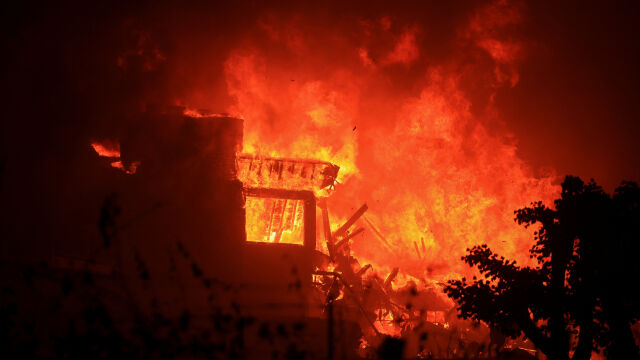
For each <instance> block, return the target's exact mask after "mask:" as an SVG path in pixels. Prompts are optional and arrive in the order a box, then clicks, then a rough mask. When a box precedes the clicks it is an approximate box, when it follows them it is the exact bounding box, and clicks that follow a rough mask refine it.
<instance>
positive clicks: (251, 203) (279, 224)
mask: <svg viewBox="0 0 640 360" xmlns="http://www.w3.org/2000/svg"><path fill="white" fill-rule="evenodd" d="M245 209H246V223H245V230H246V233H247V241H251V242H264V243H282V244H296V245H303V244H304V231H303V229H304V202H303V201H302V200H292V199H277V198H260V197H253V196H247V198H246V203H245Z"/></svg>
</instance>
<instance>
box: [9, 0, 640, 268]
mask: <svg viewBox="0 0 640 360" xmlns="http://www.w3.org/2000/svg"><path fill="white" fill-rule="evenodd" d="M20 6H21V7H19V8H15V9H11V10H10V11H8V12H6V13H5V15H4V17H5V18H4V19H3V25H2V26H3V34H5V36H4V37H3V40H2V48H3V53H4V54H6V56H5V58H4V60H3V67H2V80H3V83H4V84H5V89H4V91H3V97H2V98H3V99H4V100H5V104H4V106H3V110H4V112H5V115H4V116H3V121H2V128H1V130H2V131H1V133H2V134H1V135H0V136H1V140H2V141H1V142H2V143H1V144H0V156H1V158H2V166H3V170H2V186H3V199H6V201H4V207H3V214H11V219H33V218H34V217H35V218H42V219H47V220H46V221H47V223H50V224H49V225H46V226H43V227H42V229H40V230H37V231H43V232H46V229H47V226H54V225H55V224H56V223H58V222H59V221H60V219H59V218H58V217H62V216H63V215H59V216H58V215H55V216H54V215H52V214H56V211H51V210H52V209H57V208H58V207H59V205H58V204H60V203H61V202H63V203H64V202H66V203H67V204H68V206H69V207H70V208H74V206H75V207H76V208H81V207H82V206H81V205H80V204H81V201H82V199H81V197H78V196H77V194H78V193H82V192H83V191H84V192H91V191H94V190H92V189H93V187H95V186H98V187H99V188H101V189H103V188H104V189H107V188H108V184H105V183H103V182H104V180H100V179H99V176H89V175H87V174H88V173H90V172H92V171H97V170H96V168H97V167H98V165H97V163H96V159H95V153H94V152H93V150H92V149H91V147H90V143H91V142H92V141H94V140H102V139H108V140H116V139H122V138H126V137H127V136H128V135H129V134H130V133H132V132H135V131H137V130H136V129H138V128H140V125H139V124H138V119H137V117H136V114H139V113H140V112H142V111H144V110H145V109H146V108H147V107H149V106H156V105H161V106H165V105H186V106H190V107H193V108H206V109H210V110H213V111H216V112H230V113H233V114H237V115H241V116H243V117H244V118H245V120H246V122H245V129H246V132H245V139H246V140H245V146H246V148H245V150H249V151H253V150H255V151H262V152H265V153H282V154H283V155H291V156H303V157H320V158H326V159H330V160H332V161H334V162H336V163H338V164H340V165H341V167H342V170H341V177H342V178H341V181H342V187H341V188H339V189H338V192H337V194H336V197H335V198H336V200H335V204H334V207H335V208H337V209H342V210H341V211H338V214H336V216H338V217H340V216H347V215H348V212H349V209H350V207H357V206H359V203H360V202H365V201H366V202H369V203H371V204H372V205H371V207H372V210H374V211H373V213H374V215H372V218H373V220H375V221H376V222H378V223H380V226H381V227H383V228H385V227H386V229H385V230H386V231H387V232H388V233H396V232H398V233H399V232H401V230H403V229H406V226H408V225H406V224H404V225H403V224H402V222H401V221H400V220H398V221H395V220H394V221H392V223H394V224H395V225H383V224H384V223H385V220H384V219H383V217H384V216H385V215H384V214H388V213H394V214H398V215H397V219H412V220H411V221H410V223H411V224H413V225H411V226H414V227H416V228H415V229H412V230H411V232H412V233H415V234H421V235H420V236H422V237H424V238H425V239H426V242H427V243H429V242H430V241H433V244H437V243H442V241H443V240H444V239H447V238H454V239H460V238H461V237H460V236H461V235H460V233H469V232H471V233H474V231H475V232H476V233H477V232H478V231H479V230H477V229H482V231H483V232H485V231H486V234H484V235H479V234H477V236H479V237H476V240H478V239H479V240H487V241H489V240H488V239H490V238H495V239H500V240H494V241H503V240H504V238H505V236H507V235H508V234H510V231H512V230H506V233H505V232H504V231H503V230H500V229H504V227H505V226H512V224H511V219H510V216H511V213H510V212H511V211H512V210H514V207H518V206H521V205H525V204H526V203H527V202H528V201H532V200H538V199H539V198H545V199H547V198H548V196H549V194H551V193H552V192H553V187H552V186H551V184H550V182H551V180H552V177H549V176H550V174H553V173H554V172H553V171H549V170H545V169H546V168H548V167H551V168H555V169H556V170H557V173H559V174H564V173H568V172H571V173H574V174H577V175H581V176H583V177H596V180H598V179H600V178H603V179H604V180H603V181H604V182H605V184H608V185H612V184H615V183H617V182H618V181H619V180H620V179H621V178H622V177H625V178H627V179H634V178H635V179H638V178H640V174H639V173H638V170H637V169H640V164H638V157H637V154H638V153H639V152H640V149H639V148H638V145H637V142H635V139H636V138H637V137H638V135H640V134H639V128H638V125H637V122H633V123H632V120H633V119H635V118H637V115H638V112H637V109H636V107H635V106H634V104H635V103H637V91H635V90H634V89H635V84H637V83H638V81H637V80H638V79H637V76H638V75H637V72H636V71H633V68H634V66H635V64H637V59H638V57H637V49H636V48H637V47H633V46H631V44H634V42H633V41H632V36H633V34H635V33H637V31H635V30H637V29H635V26H637V25H631V24H634V23H635V24H638V23H640V22H638V21H635V22H634V21H632V20H633V19H632V17H633V16H636V17H637V15H633V14H637V13H638V12H636V11H631V9H628V8H627V7H628V6H626V7H625V6H623V7H622V8H617V9H600V8H597V7H595V6H589V5H585V4H581V5H580V8H581V10H583V11H580V12H576V11H574V9H573V8H571V7H567V6H565V7H559V6H556V5H555V3H554V2H548V3H544V2H543V3H540V2H535V3H529V2H518V1H487V2H481V3H478V2H455V3H451V2H440V1H434V2H426V3H425V2H420V3H416V2H400V3H394V4H393V6H392V5H391V4H390V3H388V2H384V1H379V2H378V1H374V2H369V1H367V2H348V3H346V4H345V3H344V2H330V3H323V4H299V3H296V2H279V3H276V4H269V5H268V6H267V5H260V4H258V3H255V2H197V1H196V2H188V3H187V2H169V1H167V2H141V3H137V4H118V5H113V4H94V3H86V2H73V1H72V2H65V3H63V4H22V5H20ZM576 14H578V15H579V16H574V15H576ZM4 20H6V21H4ZM596 20H598V21H596ZM601 20H602V21H601ZM163 126H164V125H163V124H158V126H157V130H153V127H149V126H146V125H145V127H144V128H145V129H147V131H158V132H161V133H164V132H166V131H168V130H163V129H162V128H163ZM416 149H417V150H416ZM124 151H125V149H123V157H126V154H124ZM530 165H531V166H530ZM141 166H144V164H142V165H141ZM87 169H92V170H87ZM434 171H437V174H436V173H434ZM496 174H499V175H501V176H500V178H501V179H502V180H501V181H494V180H495V177H496ZM507 179H518V180H517V181H515V180H514V181H509V180H507ZM539 179H541V180H539ZM96 184H99V185H96ZM16 189H21V190H23V191H16ZM429 189H431V190H429ZM433 189H440V190H439V192H438V191H434V190H433ZM526 189H529V190H526ZM105 191H106V190H105ZM98 193H99V191H98ZM451 194H465V195H464V196H462V197H458V198H456V196H453V195H451ZM96 197H98V195H96ZM340 199H341V200H340ZM378 202H379V203H380V205H373V204H377V203H378ZM76 203H77V205H74V204H76ZM416 203H419V204H429V205H421V206H413V205H411V204H416ZM32 204H38V205H37V206H33V205H32ZM434 204H439V205H437V206H442V209H445V210H443V211H441V212H434V209H435V206H436V205H434ZM447 204H448V205H447ZM451 204H454V205H451ZM469 204H470V205H469ZM498 204H499V205H498ZM468 206H471V208H474V209H483V210H481V212H480V213H478V214H479V215H477V216H476V215H474V214H475V213H473V212H471V213H470V214H467V213H460V211H461V209H465V207H467V209H470V208H468ZM399 209H404V210H403V211H404V212H403V215H402V217H401V216H400V215H399V214H400V210H399ZM447 209H449V210H447ZM454 210H455V211H454ZM375 214H377V215H375ZM487 214H492V216H494V215H495V216H494V217H496V218H499V219H500V220H499V221H498V222H497V223H496V224H494V225H491V226H489V227H487V225H486V217H487V216H489V215H487ZM474 216H475V217H474ZM463 217H466V218H467V219H466V220H464V221H461V222H459V223H455V222H454V223H450V219H455V218H463ZM419 219H429V220H428V221H426V222H424V221H422V220H419ZM421 221H422V222H421ZM8 223H11V222H10V221H9V222H8ZM29 224H31V222H30V221H26V220H25V221H22V220H21V221H18V222H14V225H11V226H10V227H11V228H12V229H18V228H20V227H23V228H31V227H30V226H29ZM415 224H419V225H415ZM443 224H447V225H443ZM474 224H475V225H474ZM507 224H510V225H507ZM473 229H476V230H473ZM508 229H512V228H510V227H509V228H508ZM16 231H17V230H16ZM31 231H36V230H31ZM25 236H26V235H25ZM390 236H391V237H393V235H390ZM416 236H418V235H416ZM420 236H418V237H420ZM430 239H431V240H430ZM414 240H416V241H417V240H418V239H411V240H407V239H405V240H404V241H400V240H399V236H397V239H396V240H394V244H405V245H398V246H399V250H398V251H400V250H402V251H405V250H407V247H408V248H409V249H411V246H412V243H411V242H412V241H414ZM476 240H474V241H476ZM448 241H449V240H448ZM407 244H408V245H407ZM434 246H435V245H434ZM365 247H366V246H365V245H363V246H362V248H361V249H359V250H360V251H361V252H363V253H366V249H364V248H365ZM463 247H464V246H461V247H460V248H463ZM524 247H525V246H524V245H518V246H515V247H513V248H509V249H507V250H508V252H511V253H519V252H521V251H522V248H524ZM356 250H358V249H356ZM432 250H433V252H434V253H435V254H444V253H446V252H447V251H449V248H447V247H444V248H440V249H435V248H434V249H432ZM407 251H408V250H407ZM363 256H364V255H363ZM367 256H369V257H373V255H371V254H369V255H367ZM419 264H423V263H422V262H420V263H419Z"/></svg>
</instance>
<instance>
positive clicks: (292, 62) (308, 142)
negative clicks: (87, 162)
mask: <svg viewBox="0 0 640 360" xmlns="http://www.w3.org/2000/svg"><path fill="white" fill-rule="evenodd" d="M521 20H522V15H521V12H520V8H519V7H518V6H515V5H513V4H508V3H506V2H504V1H499V2H496V3H493V4H490V5H489V6H486V7H484V8H481V9H478V10H477V11H476V13H475V14H474V15H473V16H471V18H470V19H468V20H467V21H466V22H464V23H463V24H462V28H461V29H458V30H457V32H456V37H455V39H454V41H453V43H454V45H453V49H454V50H453V51H452V55H451V56H449V57H447V58H444V59H443V58H442V57H440V58H433V59H432V54H430V53H429V51H428V49H423V48H422V47H421V46H420V44H421V43H424V42H425V39H427V38H429V37H437V36H438V34H433V33H430V29H428V28H424V27H421V26H418V25H416V24H405V23H400V22H396V21H394V19H393V18H391V17H387V16H384V17H380V18H377V19H374V20H361V21H359V22H357V23H356V24H353V25H349V26H346V25H344V24H342V25H338V26H337V27H334V28H323V29H322V31H320V30H319V28H318V27H316V26H317V24H309V23H306V22H305V20H304V19H302V18H300V17H295V16H293V17H282V16H275V15H271V16H264V17H262V18H261V21H260V22H259V25H258V27H257V29H256V30H255V33H253V34H252V35H251V36H247V37H246V38H245V39H243V40H242V41H241V42H240V43H239V45H238V46H237V47H236V49H235V50H233V51H232V52H231V54H230V56H229V57H228V58H227V60H226V62H225V65H224V69H225V70H224V74H225V79H226V82H227V86H228V91H229V94H230V95H231V96H232V97H233V99H234V100H235V104H233V105H232V106H231V107H230V108H229V109H228V111H229V112H230V113H232V114H236V115H239V116H242V117H243V118H244V119H245V142H244V151H245V152H247V153H253V154H259V155H264V156H278V157H289V158H291V157H296V158H312V159H319V160H324V161H329V162H332V163H334V164H337V165H339V166H340V173H339V177H338V181H339V185H338V186H337V188H336V192H335V194H334V195H333V196H332V197H331V198H330V199H329V211H330V213H331V220H332V230H335V229H336V228H337V227H338V226H340V225H341V224H342V223H343V222H344V221H345V220H346V219H347V218H348V217H349V215H351V213H353V211H355V209H357V207H358V206H360V205H361V204H363V203H367V204H368V205H369V208H370V210H369V212H368V213H367V215H366V218H365V219H363V220H361V222H362V225H363V227H366V229H367V230H368V231H365V233H364V235H362V236H360V237H356V238H354V239H353V240H352V246H351V248H352V250H353V252H354V255H355V256H356V257H357V258H358V259H359V260H361V263H362V264H365V263H372V264H373V265H374V268H375V269H376V270H377V271H378V272H379V273H381V274H382V276H386V274H387V273H389V272H390V271H391V269H392V268H394V267H399V268H400V269H401V272H402V273H404V274H409V275H411V276H412V277H415V278H428V279H437V280H442V279H446V278H451V277H458V276H461V275H464V274H467V273H468V272H469V270H468V269H467V268H466V267H465V266H464V265H463V264H462V263H461V261H460V256H461V255H462V254H463V253H464V251H465V249H466V248H468V247H471V246H473V245H476V244H488V245H489V246H490V247H491V248H492V249H495V250H496V251H497V252H499V253H501V254H503V255H504V256H507V257H510V258H514V259H516V260H517V261H518V262H519V263H520V264H528V261H529V259H528V253H527V249H528V248H529V247H530V244H531V233H530V232H529V231H527V230H524V229H522V228H520V227H519V226H517V225H516V224H515V223H514V221H513V211H514V210H515V209H518V208H520V207H522V206H525V205H527V204H528V203H529V202H530V201H534V200H539V199H540V200H545V201H549V200H550V199H552V198H553V196H554V194H556V192H557V188H556V187H555V186H554V185H553V180H554V178H553V176H548V177H544V178H537V177H534V176H533V174H532V171H531V170H530V169H529V167H528V166H527V164H526V163H524V162H523V161H522V160H521V159H520V158H519V157H518V155H517V153H516V150H517V144H516V143H515V142H514V141H513V140H512V139H510V138H509V135H508V134H506V133H504V132H503V131H493V130H492V129H491V124H493V123H496V122H497V123H499V114H498V113H497V111H496V109H495V108H494V107H493V104H492V101H493V97H494V96H495V93H496V91H497V90H498V89H499V88H503V87H512V86H514V85H516V84H517V82H518V73H517V65H518V59H519V58H520V57H521V56H523V55H522V52H523V51H522V47H523V45H522V44H521V43H519V42H518V41H517V39H513V38H511V37H509V36H508V35H504V34H508V32H509V30H510V29H511V28H512V27H514V26H517V25H518V24H519V22H520V21H521ZM345 29H348V30H349V33H348V34H345V33H341V32H343V31H346V30H345ZM408 89H409V90H408ZM469 89H471V90H469ZM478 109H480V110H478Z"/></svg>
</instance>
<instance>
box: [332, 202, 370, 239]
mask: <svg viewBox="0 0 640 360" xmlns="http://www.w3.org/2000/svg"><path fill="white" fill-rule="evenodd" d="M368 209H369V207H368V206H367V204H364V205H362V206H361V207H360V208H359V209H358V210H357V211H356V212H355V213H354V214H353V215H351V217H350V218H349V220H347V222H346V223H344V225H342V226H340V228H339V229H338V230H336V231H335V232H334V233H333V234H332V237H333V238H336V237H338V236H342V235H344V234H345V233H346V232H347V230H349V228H350V227H351V226H352V225H353V224H354V223H355V222H356V221H358V219H359V218H360V217H361V216H362V215H363V214H364V213H365V212H366V211H367V210H368Z"/></svg>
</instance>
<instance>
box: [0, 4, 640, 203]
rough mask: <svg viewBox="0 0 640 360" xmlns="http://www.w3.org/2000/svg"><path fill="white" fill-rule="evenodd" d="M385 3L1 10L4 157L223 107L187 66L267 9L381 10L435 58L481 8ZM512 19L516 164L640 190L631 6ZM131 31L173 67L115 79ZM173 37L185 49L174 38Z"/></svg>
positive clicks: (509, 114)
mask: <svg viewBox="0 0 640 360" xmlns="http://www.w3.org/2000/svg"><path fill="white" fill-rule="evenodd" d="M389 4H390V3H389ZM389 4H387V3H386V2H373V3H369V2H362V3H349V4H346V5H345V4H341V3H340V2H336V3H334V5H331V6H329V7H328V8H324V7H323V8H320V7H319V6H320V5H314V7H313V8H307V7H306V6H307V5H304V6H302V5H299V4H296V5H292V4H287V3H281V2H280V3H277V4H276V5H272V6H270V7H269V8H265V7H264V6H262V5H258V4H256V3H253V2H248V3H244V4H242V5H237V4H236V3H235V2H229V3H217V2H214V3H196V4H190V5H184V4H181V5H178V4H177V3H167V2H151V1H149V2H142V3H139V4H136V5H122V4H101V5H89V4H85V3H74V2H65V3H64V4H58V5H52V4H47V5H38V4H27V5H21V6H22V7H20V8H15V9H8V11H5V12H4V15H3V21H2V22H3V29H2V31H3V43H2V47H3V63H4V65H3V67H2V79H3V85H4V86H3V87H4V96H3V97H2V98H3V100H4V101H5V103H4V105H3V109H4V111H5V116H3V120H2V123H3V124H2V133H3V134H2V143H3V144H2V149H1V155H2V157H3V161H4V162H5V163H6V164H7V165H6V168H7V169H9V168H10V167H9V166H10V165H11V164H15V163H21V164H22V165H20V166H25V165H24V163H29V162H33V159H36V158H40V157H41V156H43V154H44V153H48V154H49V155H47V156H53V155H51V153H55V154H56V156H58V157H57V159H60V158H64V157H65V156H67V155H69V154H72V153H73V152H74V147H73V146H72V145H71V144H74V143H77V144H80V143H86V139H87V138H88V137H90V136H92V135H94V134H96V133H100V134H101V133H105V134H108V133H110V132H117V131H118V128H119V127H121V126H122V124H123V123H125V122H126V119H124V117H123V116H122V114H123V113H126V112H127V110H126V109H131V108H135V107H136V106H138V105H139V103H138V102H136V100H137V99H142V98H150V99H153V100H154V101H162V99H166V98H172V99H173V98H175V97H176V94H177V92H176V90H175V88H176V86H177V87H178V88H179V87H180V86H183V87H191V88H194V87H198V86H199V84H203V83H208V84H214V85H213V86H210V87H209V88H208V90H207V91H210V92H211V93H212V94H213V95H212V96H217V98H218V99H220V100H219V103H216V104H212V106H213V108H214V109H215V107H216V106H221V107H222V106H225V105H227V103H228V102H229V97H228V95H226V94H225V89H224V81H221V76H222V75H221V71H222V70H221V68H220V66H219V65H218V67H216V66H211V70H210V71H208V72H206V73H199V72H197V71H196V72H190V69H198V68H200V67H202V66H204V65H207V66H209V65H208V64H212V63H216V62H218V63H219V64H220V63H222V61H223V60H224V59H225V57H226V56H227V52H228V51H229V49H230V48H231V47H233V46H234V41H235V39H236V38H239V37H242V35H243V34H244V31H245V29H250V28H251V27H252V26H254V25H255V23H256V21H257V19H258V18H259V17H260V15H262V14H264V13H265V12H271V13H276V14H277V13H279V12H285V13H294V14H303V16H305V15H304V14H314V15H313V16H325V17H327V18H331V16H332V14H333V13H336V14H342V18H343V19H344V18H345V16H346V18H348V17H349V16H350V15H349V14H351V15H354V16H361V17H371V18H375V17H379V16H382V15H387V14H391V15H392V16H395V18H398V19H400V20H401V21H404V20H406V21H407V22H409V23H418V24H420V25H421V26H424V27H425V28H427V29H433V30H432V32H431V33H434V32H435V33H441V34H442V36H441V37H437V38H436V40H438V41H434V40H433V39H434V38H433V37H431V39H432V40H430V41H432V44H431V46H433V47H434V49H436V50H437V49H438V48H440V49H439V50H441V51H444V52H446V51H448V49H447V43H448V41H449V40H450V39H449V38H450V37H451V36H452V35H451V33H450V32H448V31H450V30H451V29H454V28H455V27H456V25H455V24H457V23H459V22H461V21H463V20H464V19H466V18H467V17H468V14H469V13H470V11H472V10H473V9H474V8H476V7H477V6H478V5H477V3H474V2H456V3H455V4H452V5H442V4H440V2H433V3H427V4H419V5H417V4H413V3H410V2H408V3H402V2H400V3H398V4H396V5H394V6H393V7H392V6H391V5H389ZM523 9H524V11H523V13H524V20H523V22H522V24H521V25H520V26H519V29H518V34H517V36H518V37H519V38H520V40H522V41H523V42H524V43H526V44H527V50H526V53H525V56H524V57H523V59H522V60H521V61H520V63H519V64H518V72H519V74H520V81H519V83H518V84H517V85H516V86H515V87H513V88H508V87H507V88H502V89H500V90H499V92H498V94H497V97H496V99H495V100H496V106H497V110H498V111H499V112H500V116H501V119H502V120H503V121H504V124H503V125H504V127H505V128H506V129H507V130H508V131H510V132H512V133H513V134H514V138H515V139H516V141H517V143H518V144H519V150H518V151H519V153H520V156H521V157H522V158H523V159H524V160H525V161H526V162H528V163H529V164H531V165H532V166H533V167H534V169H537V170H539V171H542V172H544V171H545V169H547V168H551V169H555V171H556V172H557V174H559V175H562V174H574V175H578V176H581V177H583V178H591V177H593V178H595V179H596V180H597V181H598V182H600V183H602V184H603V185H604V186H605V187H606V188H607V189H608V190H611V189H612V188H613V187H614V186H615V185H616V184H618V183H619V182H620V181H621V180H623V179H628V180H635V181H638V180H640V159H639V157H638V154H640V145H639V142H638V141H637V139H638V138H639V137H640V124H639V122H638V117H639V115H640V111H639V110H638V102H639V100H640V92H639V90H638V83H639V82H638V80H639V79H638V77H639V73H638V70H637V67H638V65H639V64H640V61H639V60H640V59H639V56H640V55H639V51H640V50H639V48H640V47H639V46H638V45H640V44H639V43H638V37H637V34H638V33H640V31H639V29H638V27H639V26H640V25H638V24H640V21H639V20H640V19H639V17H640V15H638V14H640V12H639V11H638V5H637V2H633V1H629V2H615V3H608V2H607V3H604V2H595V3H594V4H587V3H586V2H582V1H576V2H565V3H563V4H562V5H558V4H557V2H555V1H529V2H525V3H524V6H523ZM318 13H319V14H321V15H315V14H318ZM322 14H324V15H322ZM345 14H346V15H345ZM461 19H462V20H461ZM128 21H133V22H134V23H135V24H137V25H136V26H137V28H143V29H149V32H150V33H151V34H152V36H154V39H155V41H157V45H158V46H159V47H160V48H162V49H163V50H164V52H165V54H167V57H168V60H167V61H168V62H169V63H171V66H173V67H172V68H171V69H169V70H168V71H165V72H163V71H160V72H159V73H156V74H146V73H141V74H135V73H129V74H128V75H127V76H122V75H121V74H120V73H118V72H117V71H116V70H117V69H112V68H113V63H114V57H113V54H115V53H118V52H122V49H126V48H127V46H130V45H131V44H130V43H131V42H132V41H133V42H135V40H132V38H130V37H127V36H126V32H127V31H128V30H127V25H126V24H127V22H128ZM452 24H453V25H452ZM123 34H125V35H123ZM184 35H186V36H185V38H184V41H180V42H179V41H177V40H176V39H179V38H180V37H181V36H184ZM177 43H178V44H179V45H176V44H177ZM204 45H206V46H204ZM134 46H135V45H134ZM199 48H206V49H208V50H207V51H208V52H207V55H206V56H202V57H200V56H193V52H195V51H197V49H199ZM185 49H186V50H185ZM180 51H187V53H188V54H189V56H185V55H184V54H182V55H181V56H178V57H177V59H178V60H174V58H172V57H171V56H172V55H173V54H174V52H180ZM434 56H436V57H437V51H435V52H434ZM181 59H182V60H184V59H190V60H189V61H191V63H181V62H180V61H181ZM165 70H166V69H165ZM180 82H182V84H180ZM191 90H193V89H191ZM178 93H179V92H178ZM17 153H19V154H21V155H16V154H17ZM69 166H71V165H69ZM7 171H8V170H7ZM33 171H34V172H37V171H38V170H33Z"/></svg>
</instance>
